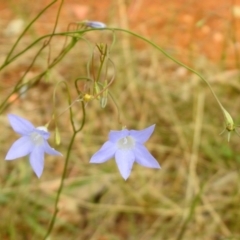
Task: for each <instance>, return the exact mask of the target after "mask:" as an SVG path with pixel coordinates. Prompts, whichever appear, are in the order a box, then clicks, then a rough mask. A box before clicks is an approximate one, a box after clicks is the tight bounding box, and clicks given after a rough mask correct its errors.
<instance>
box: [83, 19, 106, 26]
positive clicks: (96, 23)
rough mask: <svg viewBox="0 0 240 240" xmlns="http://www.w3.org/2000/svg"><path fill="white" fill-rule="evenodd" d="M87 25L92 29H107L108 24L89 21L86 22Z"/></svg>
mask: <svg viewBox="0 0 240 240" xmlns="http://www.w3.org/2000/svg"><path fill="white" fill-rule="evenodd" d="M84 23H85V25H86V26H87V27H91V28H106V24H105V23H102V22H99V21H88V20H86V21H85V22H84Z"/></svg>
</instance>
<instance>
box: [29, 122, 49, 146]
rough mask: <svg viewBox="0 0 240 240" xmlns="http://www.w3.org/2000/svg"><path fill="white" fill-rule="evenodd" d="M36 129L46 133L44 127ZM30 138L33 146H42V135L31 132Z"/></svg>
mask: <svg viewBox="0 0 240 240" xmlns="http://www.w3.org/2000/svg"><path fill="white" fill-rule="evenodd" d="M36 129H38V130H41V131H44V132H46V133H47V132H48V131H47V128H46V127H44V126H41V127H37V128H36ZM30 138H31V140H32V142H33V144H34V145H37V146H39V145H42V144H43V143H44V136H43V134H41V133H39V132H38V131H34V132H32V133H31V134H30Z"/></svg>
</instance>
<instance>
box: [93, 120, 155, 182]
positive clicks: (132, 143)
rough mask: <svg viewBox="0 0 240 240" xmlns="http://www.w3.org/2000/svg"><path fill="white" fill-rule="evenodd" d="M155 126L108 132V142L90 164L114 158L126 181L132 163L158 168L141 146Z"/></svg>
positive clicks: (153, 159)
mask: <svg viewBox="0 0 240 240" xmlns="http://www.w3.org/2000/svg"><path fill="white" fill-rule="evenodd" d="M154 128H155V125H152V126H150V127H148V128H145V129H143V130H140V131H137V130H128V129H123V130H121V131H110V133H109V140H108V141H107V142H105V143H104V144H103V146H102V147H101V148H100V150H99V151H97V152H96V153H95V154H94V155H93V156H92V158H91V160H90V163H103V162H106V161H107V160H109V159H111V158H113V157H115V160H116V163H117V166H118V169H119V171H120V174H121V175H122V177H123V178H124V179H125V180H127V178H128V177H129V175H130V173H131V170H132V166H133V163H134V162H137V163H138V164H140V165H142V166H144V167H149V168H160V165H159V163H158V162H157V160H156V159H155V158H154V157H153V156H152V155H151V154H150V153H149V152H148V150H147V148H146V147H145V146H144V145H143V144H144V143H145V142H146V141H147V140H148V139H149V137H150V136H151V135H152V133H153V131H154Z"/></svg>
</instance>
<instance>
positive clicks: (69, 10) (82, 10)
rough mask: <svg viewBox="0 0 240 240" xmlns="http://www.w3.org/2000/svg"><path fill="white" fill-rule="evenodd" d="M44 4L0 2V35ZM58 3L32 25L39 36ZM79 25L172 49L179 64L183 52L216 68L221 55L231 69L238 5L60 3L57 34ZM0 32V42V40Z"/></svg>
mask: <svg viewBox="0 0 240 240" xmlns="http://www.w3.org/2000/svg"><path fill="white" fill-rule="evenodd" d="M50 2H51V1H49V0H35V1H26V0H19V1H18V5H16V4H15V1H14V0H9V1H3V0H0V24H1V25H0V26H1V28H2V31H3V30H4V27H5V26H7V25H8V24H9V22H10V21H11V20H12V19H14V18H19V17H20V18H26V19H32V18H33V17H34V16H36V14H37V13H38V12H39V11H40V10H41V9H42V8H43V7H44V6H46V5H47V4H49V3H50ZM60 3H61V1H60V0H58V1H57V2H56V3H55V4H54V5H53V6H52V7H51V8H50V9H49V10H48V11H47V12H46V13H45V14H44V16H42V17H41V18H40V19H39V21H38V22H37V23H36V24H35V27H36V29H37V31H38V32H39V34H41V33H46V32H50V31H51V29H52V27H53V23H54V19H55V17H56V11H57V9H58V7H59V5H60ZM85 19H89V20H98V21H103V22H106V23H107V24H108V25H109V26H110V27H121V28H128V29H131V30H132V31H135V32H137V33H139V34H141V35H143V36H145V37H148V38H150V39H152V40H153V41H154V42H156V43H157V44H159V45H160V46H163V47H165V48H170V49H174V51H175V52H176V53H177V54H178V56H179V57H180V58H181V60H184V58H185V56H186V55H187V54H189V52H191V54H193V56H197V55H199V54H201V55H202V56H204V57H206V58H207V59H210V60H213V61H216V62H218V61H220V59H221V58H222V57H223V56H224V55H226V56H225V57H226V59H227V66H228V67H231V68H235V67H236V66H235V63H236V61H235V58H236V52H237V51H239V48H240V43H239V41H238V39H240V30H239V29H240V0H236V1H229V0H202V1H198V0H170V1H165V0H151V1H148V0H132V1H127V0H125V1H124V0H116V1H113V0H101V1H95V0H89V1H86V0H65V1H64V4H63V7H62V11H61V16H60V20H59V25H58V30H66V28H67V25H68V24H69V23H70V22H75V21H81V20H85ZM2 31H0V34H1V35H0V38H3V37H4V36H3V34H2ZM234 39H235V40H234ZM137 47H141V46H137Z"/></svg>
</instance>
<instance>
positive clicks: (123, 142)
mask: <svg viewBox="0 0 240 240" xmlns="http://www.w3.org/2000/svg"><path fill="white" fill-rule="evenodd" d="M134 145H135V141H134V139H133V138H132V137H130V136H127V137H124V138H121V139H120V140H118V142H117V146H118V148H119V149H122V150H129V149H132V148H133V147H134Z"/></svg>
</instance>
